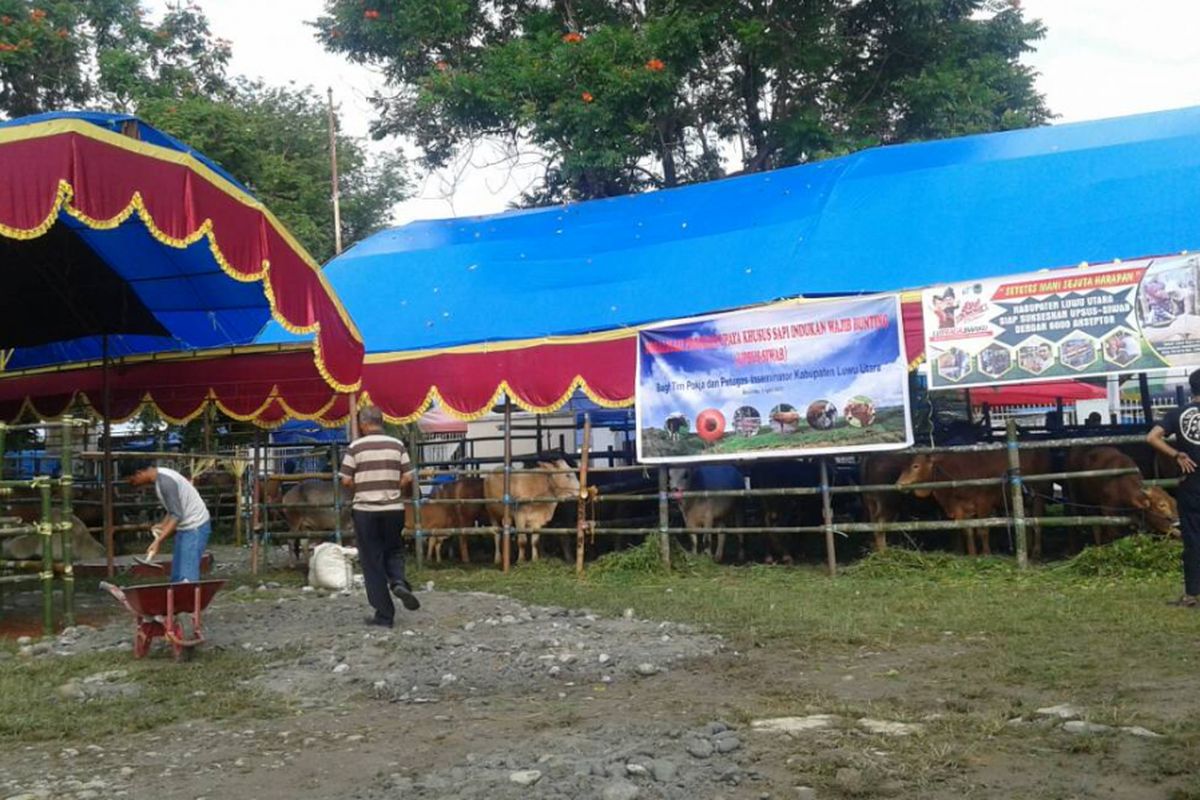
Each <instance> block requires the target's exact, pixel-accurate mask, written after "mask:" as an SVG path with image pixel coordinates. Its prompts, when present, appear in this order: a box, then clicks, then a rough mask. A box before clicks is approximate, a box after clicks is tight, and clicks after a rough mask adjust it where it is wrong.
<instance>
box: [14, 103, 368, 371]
mask: <svg viewBox="0 0 1200 800" xmlns="http://www.w3.org/2000/svg"><path fill="white" fill-rule="evenodd" d="M59 122H71V123H74V122H75V121H73V120H64V121H59ZM85 124H86V123H85ZM86 128H94V129H95V130H94V131H92V130H87V129H86ZM86 128H82V127H80V126H79V125H75V124H71V125H67V126H65V127H64V126H61V125H58V124H57V123H38V124H35V125H28V126H18V127H15V128H6V129H0V144H3V143H5V142H11V141H18V140H24V139H33V138H40V137H42V136H51V135H56V134H62V133H78V134H80V135H82V136H87V137H89V138H93V139H97V140H100V141H105V142H106V143H108V144H112V145H115V146H119V147H123V148H124V149H127V150H131V151H133V152H136V153H139V154H140V155H144V156H148V157H151V158H156V159H159V160H163V161H170V162H172V163H176V164H181V165H183V166H187V167H189V168H190V169H192V170H193V171H195V172H196V173H198V174H200V175H201V177H203V178H204V179H205V180H207V181H209V182H210V183H213V184H214V185H216V186H217V188H220V189H222V190H223V191H224V192H225V193H226V194H228V195H230V196H231V197H233V198H234V199H235V200H238V201H239V202H241V203H242V204H243V205H246V206H249V207H251V208H254V209H255V210H257V211H259V212H260V213H262V214H263V216H264V217H266V218H267V220H268V222H270V224H271V225H272V227H274V228H275V230H276V232H277V233H279V234H280V236H281V237H283V239H284V240H285V241H286V242H287V243H288V244H289V245H290V246H291V247H292V249H293V250H294V251H295V252H296V254H297V255H298V256H299V257H300V259H301V261H303V262H304V263H305V264H306V265H308V267H309V268H310V269H312V270H313V273H314V275H316V277H317V279H318V280H319V281H320V283H321V286H322V287H323V288H324V289H325V293H326V296H327V297H328V299H329V301H330V302H331V303H333V306H334V308H336V309H337V312H338V315H339V316H340V317H341V319H342V322H343V323H344V324H345V325H346V329H347V330H348V331H349V332H350V335H351V336H352V337H354V339H355V340H356V341H357V342H358V343H359V344H363V338H362V334H361V333H360V332H359V330H358V327H357V326H356V325H355V324H354V321H353V320H352V319H351V318H350V315H349V313H348V312H347V311H346V309H345V308H344V307H343V306H342V303H341V300H339V299H338V297H337V295H336V294H335V293H334V292H333V290H332V288H331V287H330V286H329V282H328V281H327V280H326V279H325V275H324V273H323V272H322V271H321V268H320V266H319V265H318V264H317V263H316V261H315V260H313V258H312V256H311V255H309V254H308V251H307V250H305V249H304V248H303V247H302V246H301V245H300V243H299V242H297V241H296V240H295V238H294V237H292V235H291V234H290V233H289V232H288V231H287V229H286V228H284V227H283V225H282V224H281V223H280V222H279V221H278V220H277V219H276V218H275V215H274V214H272V213H271V212H270V211H269V210H268V209H267V208H266V207H265V206H263V204H262V203H260V202H259V201H258V200H256V199H255V198H253V197H251V196H250V195H247V194H245V193H244V192H241V191H239V190H237V188H236V187H234V186H232V185H231V184H229V183H228V181H226V180H225V179H224V178H222V177H221V176H219V175H218V174H217V173H215V172H213V171H212V170H210V169H209V168H208V167H206V166H204V164H202V163H201V162H200V161H198V160H196V159H195V158H193V157H192V156H190V155H189V154H186V153H179V152H178V151H174V150H166V149H165V148H161V147H158V146H156V145H147V144H145V143H144V142H137V141H136V140H133V139H129V137H126V136H122V135H119V134H111V132H109V131H106V130H104V129H103V128H98V127H96V126H94V125H91V124H86ZM29 129H41V130H43V132H42V133H36V132H35V133H32V134H31V132H30V130H29ZM12 131H17V132H20V133H22V134H30V135H12V134H11V133H10V132H12ZM97 133H99V134H110V135H109V136H101V135H94V134H97ZM112 137H116V138H115V139H114V138H112ZM129 143H134V144H137V145H140V146H138V147H129V146H128V144H129ZM166 154H170V155H174V156H186V157H185V158H174V157H167V155H166ZM74 196H75V189H74V187H73V186H71V184H70V183H69V182H68V181H66V180H62V179H60V180H59V182H58V187H57V190H56V191H55V198H54V203H53V205H52V207H51V210H50V213H49V214H47V216H46V217H45V218H44V219H43V220H42V221H41V222H39V223H38V224H37V225H35V226H34V227H33V228H29V229H22V228H14V227H11V226H9V225H4V224H2V223H0V235H3V236H5V237H7V238H9V239H18V240H23V241H27V240H30V239H36V238H38V237H39V236H44V235H45V234H46V232H47V231H49V230H50V228H52V227H53V226H54V224H55V222H56V221H57V219H58V215H59V214H60V213H63V212H65V213H67V214H69V215H70V216H72V217H73V218H75V219H76V220H78V221H79V222H81V223H83V224H84V225H86V226H88V227H89V228H92V229H93V230H112V229H113V228H116V227H117V226H119V225H121V224H122V223H124V222H125V221H126V220H128V219H129V218H130V217H131V216H132V215H133V214H135V213H136V214H137V215H138V218H139V219H141V221H142V224H143V225H145V227H146V230H147V231H148V232H149V233H150V235H151V236H152V237H154V239H155V240H156V241H158V242H159V243H161V244H164V245H167V246H169V247H173V248H175V249H184V248H187V247H190V246H191V245H193V244H195V243H196V242H198V241H200V239H202V238H205V239H207V240H208V249H209V252H210V253H211V254H212V257H213V260H214V261H216V263H217V265H218V266H219V267H220V268H221V271H222V272H224V273H225V274H226V275H228V276H229V277H230V278H232V279H233V280H236V281H239V282H241V283H251V282H254V281H258V282H260V283H261V284H262V287H263V294H264V295H265V296H266V298H267V305H268V308H269V310H270V312H271V317H272V319H274V320H275V321H276V322H278V323H279V325H280V327H282V328H283V329H284V330H286V331H288V332H289V333H292V334H294V335H296V336H306V335H308V334H312V335H313V343H314V347H313V358H314V361H315V363H316V366H317V371H318V372H319V373H320V374H321V377H322V378H324V379H325V381H326V382H327V383H329V385H330V386H332V387H333V388H334V389H335V390H337V391H339V392H350V391H357V389H358V388H359V387H360V385H361V379H360V381H358V382H356V383H354V384H353V385H350V384H344V383H341V382H340V381H337V380H336V379H334V377H333V376H332V375H331V374H330V372H329V370H328V368H327V367H326V366H325V361H324V355H323V353H322V352H321V348H320V344H319V342H320V333H321V323H320V322H314V323H313V324H311V325H295V324H293V323H292V322H291V321H290V320H288V319H287V318H285V317H284V316H283V313H282V312H281V311H280V310H279V305H278V303H277V302H276V298H275V291H274V289H273V287H272V286H271V280H270V269H271V263H270V260H269V259H264V260H263V262H262V265H261V267H260V268H259V270H258V271H257V272H250V273H247V272H242V271H240V270H238V269H237V268H235V267H234V266H233V265H232V264H231V263H230V262H229V260H228V259H227V258H226V257H225V254H224V253H223V252H222V251H221V248H220V246H219V245H218V244H217V238H216V234H215V232H214V231H213V225H212V220H211V219H205V220H204V221H203V222H202V223H201V224H200V226H199V227H198V228H196V230H194V231H192V232H191V233H190V234H188V235H187V236H186V237H184V238H182V239H181V238H176V237H173V236H170V235H168V234H167V233H166V232H164V231H163V230H161V229H160V228H159V227H158V225H157V224H155V222H154V219H153V217H151V215H150V212H149V211H148V210H147V209H146V206H145V202H144V201H143V200H142V196H141V193H140V192H134V193H133V196H132V197H131V198H130V201H129V203H128V204H127V205H126V206H125V208H123V209H122V210H121V211H120V212H118V213H117V214H116V215H114V216H113V217H110V218H108V219H96V218H93V217H90V216H88V215H87V214H86V213H84V212H83V211H81V210H80V209H78V208H76V207H75V206H74V205H73V204H72V202H71V201H72V200H73V199H74Z"/></svg>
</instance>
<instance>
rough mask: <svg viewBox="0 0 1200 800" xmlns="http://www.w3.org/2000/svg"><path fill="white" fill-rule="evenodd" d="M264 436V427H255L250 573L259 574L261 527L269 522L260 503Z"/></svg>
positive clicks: (251, 484)
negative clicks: (261, 443)
mask: <svg viewBox="0 0 1200 800" xmlns="http://www.w3.org/2000/svg"><path fill="white" fill-rule="evenodd" d="M261 438H262V429H261V428H258V427H255V429H254V442H253V446H254V466H253V469H254V474H253V475H252V476H251V478H250V481H251V482H250V574H252V575H257V574H258V540H259V538H260V536H261V531H260V528H265V527H266V524H267V520H266V514H264V513H262V512H263V509H262V507H261V506H260V505H259V502H260V501H261V500H262V494H263V486H262V468H261V465H262V448H261V447H260V446H259V443H260V441H261Z"/></svg>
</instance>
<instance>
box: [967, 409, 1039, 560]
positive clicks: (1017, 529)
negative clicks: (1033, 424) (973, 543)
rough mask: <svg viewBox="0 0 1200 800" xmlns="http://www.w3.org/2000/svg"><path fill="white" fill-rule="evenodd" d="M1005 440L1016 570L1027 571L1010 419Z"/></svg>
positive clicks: (1014, 430)
mask: <svg viewBox="0 0 1200 800" xmlns="http://www.w3.org/2000/svg"><path fill="white" fill-rule="evenodd" d="M1005 440H1006V444H1007V446H1008V482H1009V486H1010V491H1011V494H1012V517H1013V532H1014V534H1015V535H1016V538H1017V569H1027V568H1028V567H1029V548H1028V541H1027V539H1026V534H1025V495H1024V493H1023V492H1022V491H1021V452H1020V450H1018V449H1017V423H1016V420H1014V419H1012V418H1011V417H1010V418H1009V420H1008V430H1007V431H1006V434H1005ZM967 535H968V536H973V535H974V534H973V533H968V534H967Z"/></svg>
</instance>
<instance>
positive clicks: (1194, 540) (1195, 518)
mask: <svg viewBox="0 0 1200 800" xmlns="http://www.w3.org/2000/svg"><path fill="white" fill-rule="evenodd" d="M1188 480H1198V479H1196V478H1189V479H1188ZM1197 488H1200V487H1191V489H1192V491H1188V490H1187V489H1184V488H1182V487H1181V488H1180V491H1179V527H1180V529H1181V530H1182V533H1183V591H1184V592H1185V593H1186V594H1190V595H1192V596H1193V597H1195V596H1197V595H1200V496H1197V495H1198V494H1200V493H1197V492H1196V491H1195V490H1196V489H1197Z"/></svg>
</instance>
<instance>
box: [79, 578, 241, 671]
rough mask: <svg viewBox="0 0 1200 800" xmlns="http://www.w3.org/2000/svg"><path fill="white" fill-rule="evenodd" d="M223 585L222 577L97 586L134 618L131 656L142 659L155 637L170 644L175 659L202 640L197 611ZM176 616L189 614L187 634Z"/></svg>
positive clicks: (189, 654) (185, 656)
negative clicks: (189, 580)
mask: <svg viewBox="0 0 1200 800" xmlns="http://www.w3.org/2000/svg"><path fill="white" fill-rule="evenodd" d="M224 585H225V581H222V580H209V581H196V582H194V583H192V582H185V583H148V584H143V585H141V586H127V587H125V588H124V589H122V588H121V587H120V586H114V585H113V584H111V583H108V582H107V581H105V582H102V583H101V584H100V588H101V589H104V590H105V591H107V592H108V593H109V594H111V595H112V596H113V597H115V598H117V600H118V601H119V602H120V603H121V604H122V605H123V606H125V607H126V608H127V609H129V611H130V613H132V614H133V616H134V618H135V619H136V620H137V631H136V633H135V634H134V638H133V656H134V658H145V656H146V654H147V653H149V652H150V645H151V643H153V641H154V639H155V638H156V637H158V636H161V637H163V638H164V639H166V640H167V642H169V643H170V645H171V649H172V650H174V651H175V660H176V661H184V660H187V659H188V658H190V657H191V654H192V648H193V647H195V646H196V645H198V644H200V643H201V642H203V641H204V628H203V627H202V626H201V624H200V612H202V611H203V610H204V609H206V608H208V604H209V603H211V602H212V599H213V597H214V596H215V595H216V593H217V591H218V590H219V589H220V588H221V587H222V586H224ZM180 617H182V618H185V619H186V618H188V617H190V618H191V619H190V627H191V629H192V634H191V637H188V635H187V634H186V633H185V632H184V627H183V624H182V623H181V621H180Z"/></svg>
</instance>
